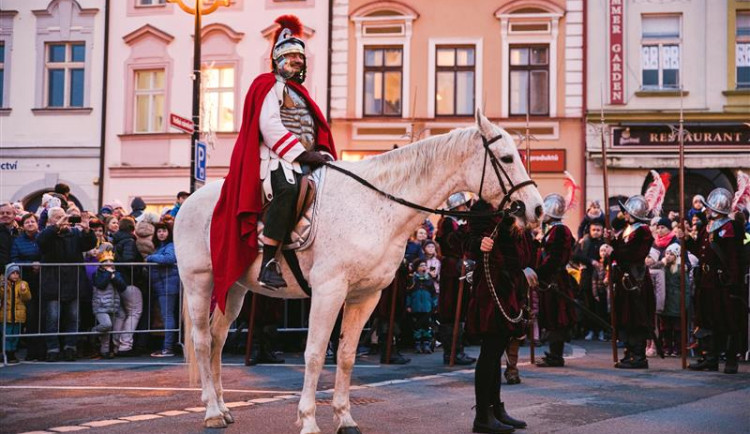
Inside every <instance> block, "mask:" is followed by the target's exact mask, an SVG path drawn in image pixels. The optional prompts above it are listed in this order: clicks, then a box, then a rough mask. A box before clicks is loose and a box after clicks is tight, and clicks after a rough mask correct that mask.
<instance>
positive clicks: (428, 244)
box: [423, 239, 440, 294]
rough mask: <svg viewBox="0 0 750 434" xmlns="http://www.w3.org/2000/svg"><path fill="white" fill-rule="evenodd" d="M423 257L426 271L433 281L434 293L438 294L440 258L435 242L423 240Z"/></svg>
mask: <svg viewBox="0 0 750 434" xmlns="http://www.w3.org/2000/svg"><path fill="white" fill-rule="evenodd" d="M423 250H424V257H425V262H426V263H427V272H428V273H429V274H430V277H432V281H433V282H435V293H436V294H440V259H438V257H437V247H436V246H435V242H434V241H432V240H429V239H428V240H427V241H425V242H424V248H423Z"/></svg>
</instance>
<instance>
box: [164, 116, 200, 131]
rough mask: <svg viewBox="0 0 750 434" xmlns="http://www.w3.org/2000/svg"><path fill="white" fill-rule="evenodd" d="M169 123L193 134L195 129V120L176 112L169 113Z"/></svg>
mask: <svg viewBox="0 0 750 434" xmlns="http://www.w3.org/2000/svg"><path fill="white" fill-rule="evenodd" d="M169 125H171V126H173V127H175V128H177V129H178V130H182V131H184V132H186V133H188V134H192V133H193V130H194V127H193V121H191V120H190V119H186V118H183V117H182V116H178V115H176V114H174V113H170V114H169Z"/></svg>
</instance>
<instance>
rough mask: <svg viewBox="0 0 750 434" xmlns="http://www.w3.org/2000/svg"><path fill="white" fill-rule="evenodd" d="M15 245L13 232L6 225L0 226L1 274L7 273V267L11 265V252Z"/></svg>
mask: <svg viewBox="0 0 750 434" xmlns="http://www.w3.org/2000/svg"><path fill="white" fill-rule="evenodd" d="M12 245H13V232H11V230H10V228H9V227H7V226H5V225H0V273H5V266H6V265H8V264H10V262H11V261H10V250H11V246H12Z"/></svg>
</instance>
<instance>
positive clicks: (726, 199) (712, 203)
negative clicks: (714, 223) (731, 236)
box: [703, 187, 734, 215]
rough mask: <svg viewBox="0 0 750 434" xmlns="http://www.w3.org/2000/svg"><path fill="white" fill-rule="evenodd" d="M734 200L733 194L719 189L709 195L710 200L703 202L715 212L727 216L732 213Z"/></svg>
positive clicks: (724, 189)
mask: <svg viewBox="0 0 750 434" xmlns="http://www.w3.org/2000/svg"><path fill="white" fill-rule="evenodd" d="M732 200H734V195H733V194H732V192H731V191H729V190H727V189H726V188H721V187H719V188H715V189H714V190H713V191H712V192H711V194H709V195H708V199H706V200H704V201H703V205H705V207H706V208H708V209H710V210H711V211H713V212H716V213H719V214H725V215H727V214H729V213H730V212H731V211H732Z"/></svg>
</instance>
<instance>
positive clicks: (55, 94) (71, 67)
mask: <svg viewBox="0 0 750 434" xmlns="http://www.w3.org/2000/svg"><path fill="white" fill-rule="evenodd" d="M45 59H46V61H45V80H46V86H45V92H46V97H45V99H44V100H45V102H46V106H47V107H54V108H58V107H83V93H84V77H85V75H84V71H85V65H86V63H85V62H86V45H85V44H84V43H82V42H59V43H48V44H46V54H45Z"/></svg>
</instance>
